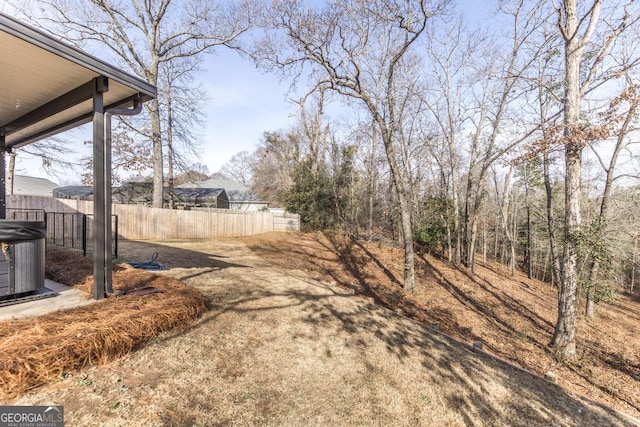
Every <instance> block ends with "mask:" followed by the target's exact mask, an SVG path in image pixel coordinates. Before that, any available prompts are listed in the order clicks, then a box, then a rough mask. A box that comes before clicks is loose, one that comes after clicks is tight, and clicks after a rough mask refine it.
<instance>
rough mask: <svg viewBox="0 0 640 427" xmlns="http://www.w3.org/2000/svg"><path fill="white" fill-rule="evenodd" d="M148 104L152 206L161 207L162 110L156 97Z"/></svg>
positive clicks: (162, 160)
mask: <svg viewBox="0 0 640 427" xmlns="http://www.w3.org/2000/svg"><path fill="white" fill-rule="evenodd" d="M148 104H149V117H150V119H151V135H152V137H151V139H152V143H153V201H152V203H151V206H153V207H154V208H161V207H162V206H163V204H164V194H163V193H164V158H163V155H162V134H161V126H160V111H159V110H158V101H157V100H155V99H154V100H152V101H150V102H149V103H148Z"/></svg>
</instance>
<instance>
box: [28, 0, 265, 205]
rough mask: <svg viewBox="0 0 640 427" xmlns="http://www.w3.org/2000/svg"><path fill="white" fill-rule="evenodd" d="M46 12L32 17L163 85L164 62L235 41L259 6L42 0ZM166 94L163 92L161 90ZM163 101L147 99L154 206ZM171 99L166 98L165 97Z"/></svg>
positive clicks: (160, 173)
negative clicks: (151, 149) (162, 67)
mask: <svg viewBox="0 0 640 427" xmlns="http://www.w3.org/2000/svg"><path fill="white" fill-rule="evenodd" d="M38 6H39V7H37V8H36V7H34V8H33V9H32V10H34V11H40V10H43V9H44V13H43V14H42V15H41V16H35V15H30V17H31V18H32V21H33V22H35V23H36V24H37V25H40V26H43V27H45V28H46V29H48V30H50V31H51V32H55V33H58V34H62V35H64V37H65V38H66V39H67V40H70V41H72V42H75V43H79V44H85V45H88V47H89V48H92V49H96V48H100V49H107V50H109V51H110V52H111V55H112V56H114V57H116V58H118V59H119V60H120V61H121V62H122V63H124V64H125V65H126V66H127V67H128V68H129V69H130V70H131V71H132V72H134V73H135V74H137V75H138V76H140V77H142V78H144V79H145V80H147V81H148V82H149V83H151V84H153V85H155V86H159V85H161V83H163V82H161V81H160V77H161V70H160V68H161V66H162V64H166V63H171V62H174V61H180V60H182V59H183V58H189V57H193V56H196V55H199V54H200V53H202V52H206V51H209V50H211V49H212V48H214V47H216V46H229V47H236V46H235V45H234V42H235V41H236V39H237V38H238V37H239V36H240V35H241V34H242V33H244V32H245V31H247V30H248V28H250V27H251V25H252V22H253V16H255V7H254V4H253V2H251V0H247V1H246V2H244V3H243V4H241V5H232V4H230V3H225V4H219V3H212V2H207V1H204V0H197V1H186V0H185V1H183V0H90V1H84V0H39V2H38ZM159 95H160V96H162V94H159ZM162 104H163V102H162V101H161V100H158V99H155V100H152V101H150V102H148V103H146V104H145V109H146V111H147V113H148V116H149V121H150V126H149V128H148V129H145V132H144V134H145V137H146V138H148V139H149V140H150V141H151V145H152V147H153V154H152V160H153V206H154V207H162V202H163V181H164V156H163V138H164V136H165V135H166V133H165V131H164V130H163V129H162V113H161V111H160V109H161V105H162ZM164 104H165V105H166V103H164Z"/></svg>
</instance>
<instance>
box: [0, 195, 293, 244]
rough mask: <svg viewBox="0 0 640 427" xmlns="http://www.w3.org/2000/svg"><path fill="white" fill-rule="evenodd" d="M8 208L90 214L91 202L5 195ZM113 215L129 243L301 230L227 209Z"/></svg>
mask: <svg viewBox="0 0 640 427" xmlns="http://www.w3.org/2000/svg"><path fill="white" fill-rule="evenodd" d="M7 208H13V209H44V210H45V211H47V212H81V213H86V214H92V213H93V202H90V201H86V200H68V199H54V198H50V197H35V196H19V195H13V196H7ZM113 214H114V215H118V234H119V236H120V237H121V238H123V239H131V240H155V239H203V238H215V237H239V236H251V235H254V234H260V233H267V232H269V231H298V230H300V220H299V216H298V215H296V214H273V213H271V212H246V211H236V210H228V209H214V210H208V211H200V210H175V209H160V208H150V207H146V206H138V205H120V204H114V205H113Z"/></svg>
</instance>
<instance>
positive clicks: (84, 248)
mask: <svg viewBox="0 0 640 427" xmlns="http://www.w3.org/2000/svg"><path fill="white" fill-rule="evenodd" d="M82 255H83V256H87V214H82Z"/></svg>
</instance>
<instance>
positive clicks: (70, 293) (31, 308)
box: [0, 279, 96, 321]
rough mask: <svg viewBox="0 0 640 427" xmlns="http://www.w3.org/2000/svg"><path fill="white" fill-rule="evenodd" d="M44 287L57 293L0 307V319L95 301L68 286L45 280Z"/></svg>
mask: <svg viewBox="0 0 640 427" xmlns="http://www.w3.org/2000/svg"><path fill="white" fill-rule="evenodd" d="M44 285H45V287H47V288H49V289H51V290H52V291H55V292H57V293H58V295H56V296H54V297H51V298H45V299H41V300H36V301H29V302H23V303H19V304H14V305H9V306H5V307H0V321H3V320H11V319H21V318H25V317H33V316H40V315H42V314H46V313H51V312H52V311H57V310H64V309H69V308H74V307H80V306H83V305H88V304H92V303H94V302H96V300H94V299H91V296H90V295H89V294H87V293H86V292H82V291H79V290H77V289H73V288H71V287H69V286H65V285H63V284H60V283H57V282H54V281H52V280H49V279H46V280H45V284H44Z"/></svg>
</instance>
